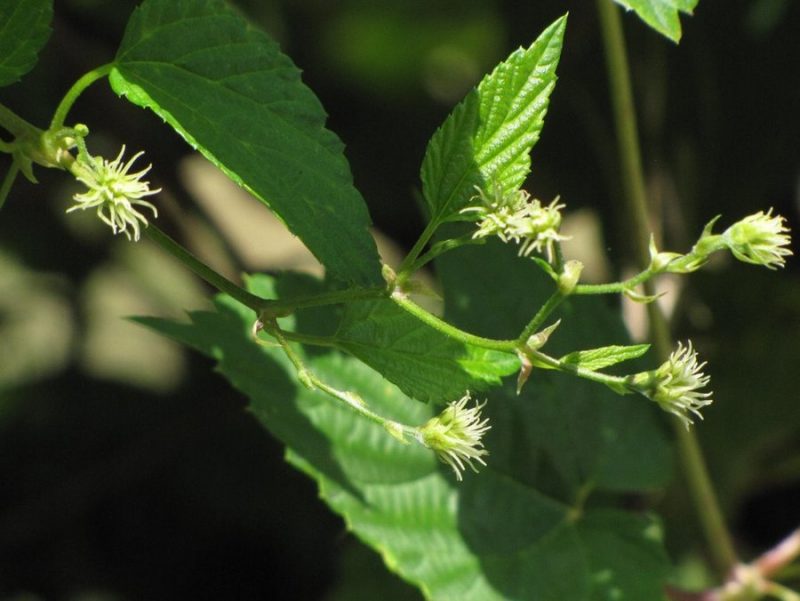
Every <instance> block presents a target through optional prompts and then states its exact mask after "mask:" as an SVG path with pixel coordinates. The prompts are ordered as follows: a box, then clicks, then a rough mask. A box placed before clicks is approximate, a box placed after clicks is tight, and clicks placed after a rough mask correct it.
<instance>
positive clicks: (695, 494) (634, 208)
mask: <svg viewBox="0 0 800 601" xmlns="http://www.w3.org/2000/svg"><path fill="white" fill-rule="evenodd" d="M597 10H598V13H599V17H600V26H601V28H602V35H603V43H604V45H605V52H606V63H607V66H608V78H609V84H610V88H611V102H612V105H613V109H614V121H615V124H616V132H617V145H618V149H619V159H620V164H621V168H622V179H623V186H624V190H625V202H626V211H627V213H628V214H630V215H631V216H632V220H633V223H634V230H635V231H634V236H635V238H636V255H637V256H636V260H637V262H638V263H639V265H640V266H641V267H642V268H643V267H645V266H647V264H648V262H649V252H648V245H647V242H648V236H649V232H650V231H651V228H650V226H649V224H648V218H647V198H646V192H645V185H644V174H643V170H642V160H641V152H640V149H639V138H638V133H637V130H636V112H635V111H634V105H633V92H632V91H631V82H630V72H629V68H628V59H627V53H626V49H625V38H624V36H623V34H622V20H621V19H620V16H619V9H618V7H616V6H614V4H613V3H612V2H611V0H597ZM645 288H646V291H645V293H646V294H652V293H653V292H652V288H650V283H647V284H645ZM648 288H650V289H648ZM648 311H649V317H650V337H651V340H652V342H653V346H654V348H655V351H656V353H657V355H658V356H659V359H660V360H661V361H665V360H666V359H667V357H668V355H669V352H670V350H671V347H672V340H671V337H670V333H669V328H668V326H667V322H666V319H665V318H664V315H663V313H661V311H660V309H659V307H658V303H650V304H649V305H648ZM672 423H673V427H674V430H675V436H676V439H677V442H678V451H679V453H680V458H681V464H682V466H683V472H684V476H685V478H686V481H687V484H688V486H689V490H690V491H691V495H692V498H693V500H694V504H695V510H696V511H697V515H698V516H699V519H700V522H701V524H702V526H703V531H704V533H705V537H706V541H707V542H708V545H709V548H710V550H711V554H712V558H713V560H714V564H715V566H716V568H717V570H718V572H719V573H720V575H721V576H722V577H725V576H727V575H728V573H729V571H730V570H731V568H732V567H733V566H735V565H736V563H737V558H736V552H735V550H734V547H733V542H732V540H731V536H730V533H729V532H728V530H727V527H726V526H725V520H724V519H723V516H722V511H721V509H720V506H719V501H718V500H717V497H716V494H715V492H714V488H713V486H712V485H711V479H710V478H709V475H708V469H707V468H706V465H705V461H704V459H703V455H702V452H701V450H700V445H699V444H698V441H697V437H696V436H695V434H694V431H693V430H691V431H687V430H686V429H685V428H684V427H683V425H682V424H681V422H680V421H679V420H678V419H674V420H673V422H672Z"/></svg>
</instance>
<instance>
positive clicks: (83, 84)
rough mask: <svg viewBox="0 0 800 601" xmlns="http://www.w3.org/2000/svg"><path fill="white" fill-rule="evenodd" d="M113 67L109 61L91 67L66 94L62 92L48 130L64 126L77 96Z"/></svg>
mask: <svg viewBox="0 0 800 601" xmlns="http://www.w3.org/2000/svg"><path fill="white" fill-rule="evenodd" d="M113 67H114V65H113V63H109V64H107V65H103V66H102V67H97V68H96V69H92V70H91V71H89V72H88V73H86V74H85V75H82V76H81V77H80V79H78V81H76V82H75V83H74V84H72V87H71V88H70V89H69V90H67V93H66V94H64V98H62V99H61V102H60V103H59V105H58V108H56V112H55V113H54V114H53V120H52V121H51V122H50V131H55V130H57V129H60V128H61V127H63V126H64V121H66V119H67V114H68V113H69V110H70V109H71V108H72V105H73V104H75V101H76V100H77V99H78V97H79V96H80V95H81V94H82V93H83V91H84V90H85V89H86V88H88V87H89V86H90V85H92V84H93V83H94V82H96V81H97V80H98V79H102V78H103V77H105V76H106V75H108V74H109V73H110V72H111V69H112V68H113Z"/></svg>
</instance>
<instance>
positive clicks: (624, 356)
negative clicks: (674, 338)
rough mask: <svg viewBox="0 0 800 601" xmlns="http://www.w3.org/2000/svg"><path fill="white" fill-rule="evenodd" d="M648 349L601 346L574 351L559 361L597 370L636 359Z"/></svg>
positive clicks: (645, 345) (647, 345)
mask: <svg viewBox="0 0 800 601" xmlns="http://www.w3.org/2000/svg"><path fill="white" fill-rule="evenodd" d="M649 348H650V345H649V344H634V345H630V346H619V345H612V346H602V347H600V348H594V349H589V350H585V351H574V352H572V353H569V354H568V355H564V356H563V357H561V359H560V360H561V361H563V362H564V363H568V364H570V365H574V366H576V367H583V368H584V369H592V370H597V369H603V368H604V367H610V366H612V365H616V364H617V363H622V362H623V361H630V360H631V359H637V358H639V357H641V356H642V355H644V354H645V353H646V352H647V351H648V349H649Z"/></svg>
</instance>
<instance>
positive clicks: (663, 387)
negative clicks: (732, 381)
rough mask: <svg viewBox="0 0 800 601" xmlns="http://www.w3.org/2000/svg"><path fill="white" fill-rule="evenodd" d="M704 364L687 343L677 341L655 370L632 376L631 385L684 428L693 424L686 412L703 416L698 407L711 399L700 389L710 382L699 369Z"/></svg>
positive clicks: (709, 395)
mask: <svg viewBox="0 0 800 601" xmlns="http://www.w3.org/2000/svg"><path fill="white" fill-rule="evenodd" d="M704 366H705V363H700V362H699V361H698V359H697V352H696V351H695V350H694V349H693V348H692V343H691V342H689V343H688V344H687V345H686V346H683V344H681V343H678V348H677V349H676V350H675V351H673V353H672V354H671V355H670V356H669V359H667V361H665V362H664V363H663V364H662V365H661V366H660V367H659V368H658V369H656V370H655V371H649V372H643V373H640V374H636V375H635V376H633V378H632V385H633V387H634V389H636V390H638V391H639V392H641V393H642V394H644V395H645V396H647V397H648V398H649V399H650V400H652V401H655V402H656V403H658V405H659V406H660V407H661V408H662V409H663V410H664V411H668V412H670V413H672V414H674V415H676V416H677V417H678V418H679V419H680V420H681V421H682V422H683V423H684V424H685V425H686V428H687V429H688V428H689V426H690V425H691V424H692V423H693V422H692V419H691V417H690V416H689V413H693V414H694V415H696V416H697V417H699V418H700V419H703V416H702V415H701V414H700V411H699V410H700V409H701V408H703V407H705V406H706V405H710V404H711V402H712V399H711V393H710V392H700V390H701V389H702V388H704V387H705V386H707V385H708V383H709V382H710V381H711V378H710V377H709V376H707V375H704V374H703V372H702V369H703V367H704Z"/></svg>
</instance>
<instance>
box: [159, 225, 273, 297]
mask: <svg viewBox="0 0 800 601" xmlns="http://www.w3.org/2000/svg"><path fill="white" fill-rule="evenodd" d="M145 232H146V234H147V237H148V238H150V240H152V241H153V242H155V243H156V244H158V245H159V246H160V247H161V248H162V249H164V250H165V251H167V252H168V253H169V254H171V255H172V256H173V257H175V258H176V259H178V261H180V262H181V263H183V264H184V265H185V266H186V267H188V268H189V270H190V271H192V272H193V273H194V274H195V275H197V276H199V277H200V278H202V279H203V280H205V281H206V282H208V283H209V284H211V285H212V286H213V287H214V288H216V289H217V290H219V291H220V292H224V293H225V294H227V295H229V296H231V297H233V298H234V299H236V300H237V301H239V302H240V303H242V304H243V305H245V306H246V307H249V308H251V309H252V310H253V311H255V312H256V313H260V312H261V310H262V309H263V308H264V306H265V304H266V303H268V302H269V301H267V300H265V299H263V298H260V297H258V296H256V295H254V294H251V293H250V292H248V291H247V290H244V289H243V288H241V287H240V286H237V285H236V284H234V283H233V282H231V281H230V280H228V279H227V278H225V277H223V276H222V275H220V274H219V273H217V272H216V271H214V270H213V269H211V267H209V266H208V265H206V264H205V263H203V262H202V261H201V260H200V259H198V258H197V257H195V256H194V255H193V254H192V253H190V252H189V251H188V250H186V249H185V248H184V247H183V246H181V245H180V244H179V243H178V242H176V241H175V240H173V239H172V238H170V237H169V236H167V235H166V234H165V233H164V232H162V231H161V230H160V229H158V227H156V226H155V225H153V224H152V223H151V224H150V225H149V226H148V227H147V229H146V230H145Z"/></svg>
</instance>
